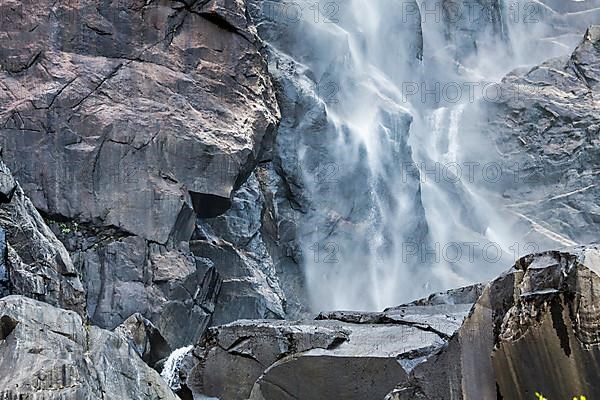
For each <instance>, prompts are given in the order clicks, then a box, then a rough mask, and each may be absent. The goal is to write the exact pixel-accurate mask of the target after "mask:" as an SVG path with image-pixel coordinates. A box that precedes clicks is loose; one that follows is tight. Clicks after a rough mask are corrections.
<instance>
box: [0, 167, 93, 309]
mask: <svg viewBox="0 0 600 400" xmlns="http://www.w3.org/2000/svg"><path fill="white" fill-rule="evenodd" d="M0 177H1V179H0V192H1V193H2V194H3V196H2V198H0V203H1V204H0V232H2V233H1V235H0V241H1V246H0V252H1V254H0V257H1V259H2V265H1V266H0V272H1V273H0V277H1V278H0V288H2V290H0V294H2V295H7V294H22V295H25V296H29V297H32V298H34V299H37V300H41V301H45V302H47V303H50V304H52V305H54V306H57V307H61V308H65V309H69V310H73V311H75V312H77V313H78V314H79V315H80V316H82V317H84V318H85V317H86V315H87V314H86V307H85V292H84V287H83V285H82V283H81V280H80V275H79V273H78V271H77V270H76V268H75V266H74V265H73V261H72V260H71V257H70V256H69V253H68V252H67V250H66V249H65V247H64V246H63V244H62V243H61V242H60V241H59V240H58V239H57V238H56V236H55V235H54V233H52V231H51V230H50V229H49V228H48V226H47V225H46V224H45V222H44V220H43V219H42V217H41V216H40V214H39V213H38V211H37V210H36V209H35V207H34V206H33V204H32V203H31V201H30V200H29V198H27V197H26V196H25V194H24V193H23V190H22V189H21V186H20V185H19V184H18V183H16V182H15V181H14V179H13V177H12V174H11V172H10V171H9V170H8V168H7V167H6V165H5V164H4V163H3V162H2V161H1V160H0Z"/></svg>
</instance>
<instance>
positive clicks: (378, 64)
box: [268, 0, 593, 310]
mask: <svg viewBox="0 0 600 400" xmlns="http://www.w3.org/2000/svg"><path fill="white" fill-rule="evenodd" d="M566 3H569V2H562V3H561V4H562V5H561V6H560V7H557V6H556V5H553V6H554V8H552V7H551V6H550V5H547V4H544V3H542V2H531V1H512V2H495V1H481V2H475V3H473V4H468V3H465V2H459V1H443V2H442V1H440V0H437V1H434V0H423V1H420V2H416V1H408V0H407V1H392V0H373V1H368V2H365V1H359V0H344V1H335V2H327V3H323V4H321V3H314V2H311V1H308V0H307V1H300V2H294V3H289V4H288V3H274V4H279V9H275V8H272V9H271V10H270V12H271V15H270V17H271V18H272V19H273V20H277V21H278V23H279V24H284V25H285V26H286V40H283V39H282V38H278V37H273V38H272V40H268V45H269V47H270V48H271V51H272V52H274V53H275V54H277V58H278V63H279V64H278V68H282V64H285V65H286V68H289V70H290V71H292V73H293V74H294V76H295V80H296V82H300V84H297V85H296V86H295V87H293V88H292V87H290V88H288V89H287V90H288V91H292V90H295V91H296V96H297V97H298V99H299V100H298V101H297V103H298V104H297V105H295V106H294V107H295V111H294V112H295V117H294V119H293V121H291V122H289V123H288V124H287V125H286V126H285V132H284V133H281V132H280V134H279V137H278V139H277V140H278V141H279V144H280V146H281V147H283V146H284V145H285V146H287V147H292V148H294V149H295V154H294V155H293V156H290V157H288V159H286V160H282V168H283V169H286V170H287V171H288V172H289V171H295V172H296V173H297V174H298V175H299V176H300V177H301V180H302V183H303V187H302V190H301V197H302V198H303V199H305V204H304V206H303V207H304V208H303V210H302V213H301V214H300V216H299V217H298V221H297V224H298V237H299V238H300V239H299V240H300V243H301V245H300V246H301V254H302V257H301V264H302V267H303V270H304V272H305V279H306V286H307V289H308V292H309V296H310V300H311V305H312V307H313V308H314V309H315V310H330V309H353V310H381V309H383V308H385V307H388V306H394V305H398V304H401V303H403V302H406V301H409V300H411V299H415V298H419V297H422V296H424V295H426V294H428V293H431V292H432V291H437V290H444V289H448V288H451V287H457V286H460V285H467V284H471V283H474V282H481V281H486V280H488V279H490V278H492V277H494V276H496V275H497V274H498V273H500V272H502V271H503V270H506V269H507V268H509V267H510V266H511V265H512V263H513V262H514V261H515V259H516V258H518V257H519V256H521V255H523V254H526V253H529V252H532V251H538V250H543V249H547V248H551V247H556V246H557V245H572V244H575V242H574V241H572V240H571V239H569V238H568V237H565V236H564V235H560V234H558V233H556V232H552V231H548V230H545V229H544V228H543V227H542V226H541V225H539V224H538V223H537V222H536V221H533V220H531V219H528V218H527V217H526V216H525V215H523V214H521V213H519V210H518V208H517V209H515V207H514V205H513V204H511V202H510V201H507V200H506V199H504V198H503V197H502V195H501V194H502V190H503V189H504V182H506V180H507V179H508V180H510V179H515V177H514V176H513V175H514V174H515V168H514V167H515V166H514V165H513V166H506V165H505V164H504V163H505V159H504V157H503V155H502V153H501V152H499V151H498V150H497V149H496V148H495V145H494V143H493V142H492V141H491V140H490V138H489V137H488V136H487V135H486V133H485V131H486V117H485V112H486V107H487V106H488V105H489V104H494V103H498V102H502V101H505V100H506V97H507V96H518V93H498V90H499V88H500V86H498V83H500V82H501V80H502V79H503V77H504V76H505V75H506V74H508V73H510V72H511V71H512V70H514V69H524V68H525V69H527V68H530V67H531V66H533V65H536V64H538V63H540V62H543V61H544V60H546V59H549V58H552V57H557V56H562V55H566V54H568V53H569V52H570V51H572V49H573V48H574V47H575V46H576V45H577V43H578V41H579V40H580V38H581V35H582V34H583V32H584V31H585V26H586V25H585V21H584V22H582V19H581V18H578V19H573V18H571V17H570V13H572V12H579V13H581V12H584V13H585V12H586V11H585V10H587V9H586V8H585V7H584V6H582V5H581V4H579V5H575V4H574V2H573V5H572V7H571V8H569V5H567V4H566ZM579 3H581V2H579ZM286 4H287V6H286ZM481 4H483V5H481ZM271 7H272V5H271ZM282 7H283V8H282ZM590 8H591V6H590ZM581 10H584V11H581ZM591 17H593V16H590V18H591ZM584 19H585V18H584ZM571 20H573V21H577V22H571ZM473 27H474V28H473ZM290 38H291V39H290ZM500 91H501V88H500ZM284 124H285V123H284ZM290 143H293V144H294V145H293V146H290ZM516 170H518V168H517V169H516Z"/></svg>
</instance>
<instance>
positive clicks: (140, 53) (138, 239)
mask: <svg viewBox="0 0 600 400" xmlns="http://www.w3.org/2000/svg"><path fill="white" fill-rule="evenodd" d="M0 14H1V15H2V27H3V28H2V30H3V35H2V36H1V37H0V55H1V56H0V58H1V61H0V63H1V64H0V65H1V68H2V69H1V72H0V81H2V91H1V92H0V104H1V113H0V127H1V130H0V141H1V143H2V147H3V149H4V154H5V162H6V163H7V164H8V166H9V167H10V168H11V169H12V170H13V171H15V172H16V174H17V177H18V180H19V182H20V183H21V185H22V187H23V188H24V191H25V193H27V195H28V196H29V197H30V198H31V201H32V203H33V205H34V206H35V207H36V208H37V209H38V210H39V211H40V212H41V213H42V214H43V215H44V216H45V217H46V218H47V221H48V222H49V224H50V226H51V227H53V228H54V229H55V231H56V232H57V234H58V236H59V237H60V238H61V240H62V241H63V242H64V243H65V245H66V247H67V249H68V250H69V252H70V253H71V256H72V258H73V263H71V262H70V261H69V263H68V264H67V265H68V266H67V268H71V269H73V268H74V267H73V265H72V264H74V265H75V269H77V270H78V271H79V274H80V275H81V276H82V277H83V283H84V285H85V288H86V292H87V297H86V298H87V311H88V313H89V315H90V318H91V321H92V322H93V323H96V324H98V325H100V326H102V327H106V328H114V327H115V326H117V325H118V324H119V323H121V322H122V321H123V320H124V319H125V318H127V317H128V316H129V315H130V314H132V313H134V312H142V313H143V314H144V315H146V316H147V317H148V318H150V319H151V320H152V321H154V322H155V323H156V324H157V326H159V327H160V329H161V330H162V331H163V332H164V333H165V335H166V337H167V338H168V340H169V342H170V343H172V344H173V345H175V346H177V345H182V344H185V343H189V342H190V341H193V340H195V339H197V338H198V337H199V334H200V333H201V332H202V331H203V328H204V327H206V325H207V324H208V320H209V318H210V314H211V313H212V309H213V306H212V305H211V304H212V303H213V300H214V296H216V293H217V292H218V290H216V289H217V288H218V287H219V285H220V278H218V275H217V271H216V270H215V267H214V261H210V260H206V259H204V258H196V257H194V256H193V255H192V254H191V253H190V251H189V249H188V246H187V244H186V242H187V241H188V240H189V239H190V237H191V235H192V232H193V230H194V227H195V222H196V216H197V215H198V216H202V217H212V216H215V215H218V214H220V213H222V212H224V211H225V210H226V209H228V208H229V207H230V205H231V200H232V197H233V192H234V190H235V189H237V188H239V187H240V186H241V185H242V184H243V182H244V181H245V180H246V179H247V177H248V176H249V175H250V174H251V173H252V170H253V169H254V167H255V166H256V164H257V163H258V162H259V161H261V160H264V159H267V158H268V156H269V150H270V146H269V143H270V141H271V140H272V139H273V135H274V131H275V127H276V124H277V120H278V107H277V103H276V101H275V96H274V91H273V88H272V85H271V81H270V79H269V77H268V75H267V74H266V65H265V63H264V60H263V59H262V57H261V55H260V53H259V52H258V47H259V46H260V44H259V42H258V39H257V37H256V33H255V30H254V27H253V25H252V23H251V22H250V21H249V20H248V18H247V16H246V10H245V4H244V2H242V1H225V2H223V1H201V2H198V1H197V2H190V3H186V2H177V1H152V2H146V1H125V2H123V1H120V2H103V3H99V2H94V1H86V2H62V1H61V2H58V3H57V2H54V3H53V2H36V1H31V2H29V1H26V2H20V1H19V2H12V1H8V2H2V4H1V5H0ZM25 148H26V149H28V150H27V151H25V152H21V150H22V149H25ZM19 193H20V192H19ZM217 269H218V268H217ZM198 288H202V290H200V291H198Z"/></svg>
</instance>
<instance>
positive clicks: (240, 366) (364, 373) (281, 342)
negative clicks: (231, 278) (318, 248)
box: [186, 287, 480, 400]
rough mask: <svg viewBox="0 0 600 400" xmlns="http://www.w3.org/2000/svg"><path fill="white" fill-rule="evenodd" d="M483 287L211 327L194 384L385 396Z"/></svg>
mask: <svg viewBox="0 0 600 400" xmlns="http://www.w3.org/2000/svg"><path fill="white" fill-rule="evenodd" d="M479 292H480V290H479V289H478V287H473V288H465V289H462V290H457V291H452V292H447V293H445V294H440V295H438V296H437V297H436V299H437V301H433V300H431V301H429V300H426V299H424V300H422V301H421V302H420V303H419V304H418V305H416V304H407V305H404V306H399V307H397V308H394V309H389V310H386V311H385V312H381V313H359V312H331V313H322V314H320V315H319V316H318V317H317V319H316V320H312V321H310V320H308V321H302V322H292V321H267V320H258V321H249V320H243V321H237V322H234V323H231V324H227V325H222V326H218V327H213V328H210V329H209V331H208V333H207V336H206V337H205V338H204V339H203V340H202V341H201V342H200V343H199V344H198V345H197V346H196V348H195V349H194V351H193V353H192V354H193V357H194V358H195V359H196V366H195V367H194V368H193V369H192V370H191V371H189V373H187V381H186V384H187V386H188V388H189V389H190V390H191V391H192V392H193V393H195V394H196V395H207V396H209V397H210V396H212V397H217V398H220V399H221V400H234V399H244V400H245V399H248V398H250V399H252V400H276V399H304V400H320V399H323V400H324V399H331V398H335V397H338V398H343V399H349V400H352V399H361V400H367V399H374V398H383V397H384V396H385V394H386V393H387V392H388V391H389V390H391V388H393V387H394V385H395V384H396V383H397V382H396V380H398V379H400V380H403V379H407V378H408V374H409V373H410V371H411V370H412V369H413V368H415V366H417V365H419V364H420V363H422V362H424V361H425V360H426V359H427V358H428V357H429V356H430V355H431V354H433V353H434V352H435V351H436V350H437V349H439V348H441V347H442V346H444V344H445V343H446V342H447V340H448V338H450V337H451V335H452V334H453V333H454V332H455V331H456V330H457V329H458V328H459V327H460V325H461V323H462V321H463V319H464V318H465V317H466V316H467V313H468V312H469V310H470V308H471V306H472V304H473V302H474V301H475V300H476V298H477V294H478V293H479Z"/></svg>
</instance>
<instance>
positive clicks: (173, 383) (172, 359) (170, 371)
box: [160, 346, 194, 390]
mask: <svg viewBox="0 0 600 400" xmlns="http://www.w3.org/2000/svg"><path fill="white" fill-rule="evenodd" d="M193 348H194V346H186V347H180V348H179V349H176V350H174V351H173V352H172V353H171V355H170V356H169V358H168V359H167V361H166V362H165V366H164V367H163V370H162V372H161V373H160V376H161V377H162V378H163V379H164V381H165V382H167V384H168V385H169V387H170V388H171V389H173V390H179V389H181V381H180V379H179V368H180V367H181V361H182V360H183V357H185V355H186V354H187V353H189V352H190V351H191V350H192V349H193Z"/></svg>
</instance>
